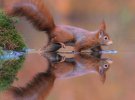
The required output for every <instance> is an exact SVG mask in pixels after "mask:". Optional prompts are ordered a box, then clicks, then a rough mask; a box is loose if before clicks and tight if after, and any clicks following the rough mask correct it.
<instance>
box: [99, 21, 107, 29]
mask: <svg viewBox="0 0 135 100" xmlns="http://www.w3.org/2000/svg"><path fill="white" fill-rule="evenodd" d="M100 30H103V31H105V30H106V24H105V21H104V20H103V21H102V23H101V24H100Z"/></svg>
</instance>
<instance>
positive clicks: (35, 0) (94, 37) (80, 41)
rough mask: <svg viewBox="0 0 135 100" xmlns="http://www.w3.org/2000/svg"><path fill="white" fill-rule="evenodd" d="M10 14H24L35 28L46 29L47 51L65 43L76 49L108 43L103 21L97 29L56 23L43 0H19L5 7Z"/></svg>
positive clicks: (110, 42)
mask: <svg viewBox="0 0 135 100" xmlns="http://www.w3.org/2000/svg"><path fill="white" fill-rule="evenodd" d="M5 11H6V12H7V14H8V15H11V16H24V17H26V18H27V20H29V21H30V22H31V23H32V24H33V25H34V26H35V28H36V29H38V30H40V31H46V33H47V34H48V36H49V38H50V41H49V43H48V48H47V49H46V50H47V51H56V50H58V49H59V48H61V47H65V45H71V44H72V45H74V47H75V50H76V51H81V50H82V49H86V48H92V47H95V46H100V45H110V44H112V40H111V39H110V37H109V35H108V34H107V33H106V25H105V22H104V21H103V22H102V23H101V25H100V27H99V29H98V30H97V31H88V30H84V29H81V28H78V27H74V26H68V25H56V24H55V23H54V20H53V17H52V15H51V14H50V12H49V11H48V9H47V8H46V6H45V4H44V2H43V0H21V1H18V2H16V3H14V4H13V5H12V6H8V7H5Z"/></svg>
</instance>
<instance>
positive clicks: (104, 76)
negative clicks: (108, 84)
mask: <svg viewBox="0 0 135 100" xmlns="http://www.w3.org/2000/svg"><path fill="white" fill-rule="evenodd" d="M99 75H100V78H101V81H102V82H103V83H104V82H105V80H106V73H105V71H104V70H103V68H102V67H101V66H100V67H99Z"/></svg>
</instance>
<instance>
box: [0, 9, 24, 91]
mask: <svg viewBox="0 0 135 100" xmlns="http://www.w3.org/2000/svg"><path fill="white" fill-rule="evenodd" d="M23 48H26V45H25V43H24V41H23V39H22V37H21V36H20V33H18V32H17V30H16V29H15V26H14V19H13V18H11V17H8V16H6V15H5V14H4V13H3V12H1V11H0V55H2V54H3V50H15V51H21V50H22V49H23ZM24 58H25V57H24V56H22V57H20V59H14V60H6V61H5V60H0V90H3V89H7V88H8V87H9V86H10V85H11V84H12V82H13V81H14V80H15V79H17V78H16V74H17V72H18V70H19V69H20V68H21V67H22V64H23V62H24Z"/></svg>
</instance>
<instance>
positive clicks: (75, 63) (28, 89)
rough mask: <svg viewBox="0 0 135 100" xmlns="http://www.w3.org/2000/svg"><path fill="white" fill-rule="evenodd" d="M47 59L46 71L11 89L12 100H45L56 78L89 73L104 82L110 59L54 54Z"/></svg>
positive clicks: (47, 56)
mask: <svg viewBox="0 0 135 100" xmlns="http://www.w3.org/2000/svg"><path fill="white" fill-rule="evenodd" d="M44 56H45V57H46V59H48V62H49V67H48V71H46V72H44V73H43V72H42V73H39V74H37V75H36V77H35V78H33V79H32V81H31V82H29V83H28V84H27V85H26V86H25V87H11V88H9V90H8V91H10V92H11V93H12V95H13V98H14V100H29V99H30V100H45V99H46V98H47V97H48V95H49V93H50V91H51V90H52V88H53V85H54V83H55V79H56V78H62V79H66V78H72V77H79V76H82V75H85V74H89V73H93V72H95V73H99V74H100V76H101V79H102V81H103V82H104V81H105V78H106V71H107V70H108V69H109V67H110V61H111V60H110V59H107V58H106V59H105V58H104V59H100V58H96V57H93V56H91V55H75V57H73V58H66V59H65V61H63V62H60V61H61V60H62V59H63V57H62V56H61V55H58V54H56V53H47V54H46V55H44Z"/></svg>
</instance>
